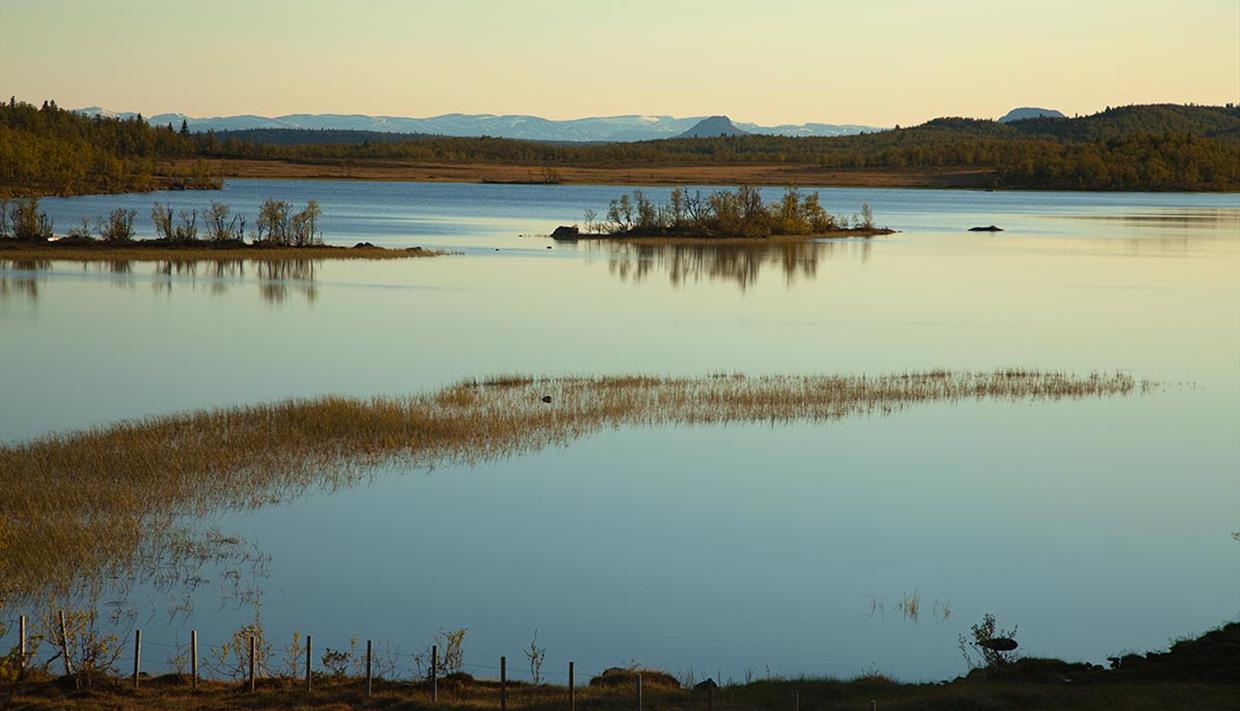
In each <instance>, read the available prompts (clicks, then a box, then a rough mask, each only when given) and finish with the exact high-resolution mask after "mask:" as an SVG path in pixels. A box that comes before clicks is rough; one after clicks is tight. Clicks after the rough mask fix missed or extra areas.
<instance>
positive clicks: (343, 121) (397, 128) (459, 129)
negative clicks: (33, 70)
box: [75, 106, 882, 142]
mask: <svg viewBox="0 0 1240 711" xmlns="http://www.w3.org/2000/svg"><path fill="white" fill-rule="evenodd" d="M75 110H76V111H77V113H81V114H86V115H88V116H95V115H100V114H101V115H104V116H113V117H117V118H131V117H133V116H136V115H137V114H134V113H132V112H113V111H106V110H104V109H102V108H100V107H98V106H89V107H86V108H83V109H75ZM144 118H145V119H146V120H147V122H149V123H151V124H155V125H160V124H168V123H170V124H172V125H173V127H175V128H180V127H181V122H182V121H185V122H186V124H187V125H188V126H189V130H191V131H244V130H247V129H255V128H285V129H289V128H291V129H310V130H318V129H334V130H347V131H378V132H382V133H425V134H436V135H441V136H495V137H497V138H522V139H527V140H534V141H582V142H593V141H597V142H608V141H646V140H651V139H657V138H675V137H677V136H679V135H681V134H684V133H685V132H687V131H691V130H693V129H694V127H695V126H697V125H698V124H700V123H703V122H706V121H710V120H713V119H715V118H719V117H703V116H694V117H690V118H676V117H674V116H641V115H636V114H634V115H629V116H602V117H590V118H580V119H570V120H565V121H556V120H552V119H545V118H541V117H538V116H521V115H509V116H496V115H494V114H444V115H443V116H433V117H430V118H408V117H404V116H367V115H364V114H286V115H284V116H274V117H267V116H254V115H249V114H243V115H238V116H215V117H210V118H196V117H193V116H186V115H185V114H155V115H154V116H145V117H144ZM724 120H725V121H727V119H726V117H724ZM728 125H729V126H732V127H733V130H739V131H741V132H742V133H759V134H767V135H778V136H850V135H854V134H858V133H867V132H870V131H880V130H882V129H881V128H877V127H874V126H859V125H853V124H842V125H836V124H828V123H804V124H781V125H779V126H759V125H758V124H755V123H737V124H735V125H733V124H732V122H731V121H728ZM710 135H714V136H717V135H719V132H715V133H713V134H710ZM730 135H731V134H730Z"/></svg>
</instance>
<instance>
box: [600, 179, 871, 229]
mask: <svg viewBox="0 0 1240 711" xmlns="http://www.w3.org/2000/svg"><path fill="white" fill-rule="evenodd" d="M585 229H586V233H587V234H605V235H609V236H616V237H625V236H629V237H675V236H684V237H756V238H761V237H771V236H779V235H824V234H829V233H832V232H840V231H845V230H864V231H868V230H873V229H874V214H873V213H872V212H871V211H870V206H869V204H868V203H867V204H863V205H862V206H861V214H860V215H859V216H854V217H853V218H852V219H851V220H850V219H849V218H848V217H847V216H845V215H841V216H838V217H837V216H835V215H831V214H830V213H828V212H827V210H826V208H824V207H823V205H822V202H821V199H820V197H819V195H818V193H816V192H813V193H806V194H804V195H802V194H801V193H800V192H799V191H798V190H796V189H794V188H789V189H788V190H786V191H785V192H784V194H783V196H782V198H781V199H780V200H779V201H778V202H776V203H772V204H767V203H765V202H764V201H763V199H762V193H761V191H759V190H758V189H757V188H753V187H750V186H748V185H742V186H740V187H738V188H736V189H735V190H716V191H713V192H710V193H708V194H705V195H704V194H702V192H701V191H698V190H695V191H693V192H689V191H688V190H685V189H683V188H673V189H672V192H671V194H670V195H669V196H668V199H667V201H666V202H659V203H656V202H654V201H652V200H650V199H649V198H647V197H646V195H645V193H643V192H642V191H640V190H634V191H633V192H632V193H625V194H623V195H621V196H620V197H619V198H618V199H615V200H612V201H611V204H610V205H609V206H608V208H607V214H606V216H605V217H604V218H603V219H602V220H600V219H598V213H597V211H595V210H586V211H585Z"/></svg>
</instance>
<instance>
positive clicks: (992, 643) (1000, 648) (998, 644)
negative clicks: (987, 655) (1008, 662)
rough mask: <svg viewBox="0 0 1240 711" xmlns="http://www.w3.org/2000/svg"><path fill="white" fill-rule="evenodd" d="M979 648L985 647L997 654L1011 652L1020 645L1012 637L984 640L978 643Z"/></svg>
mask: <svg viewBox="0 0 1240 711" xmlns="http://www.w3.org/2000/svg"><path fill="white" fill-rule="evenodd" d="M977 646H979V647H985V648H986V649H993V650H995V651H996V652H1010V651H1012V650H1013V649H1016V648H1017V647H1018V646H1020V645H1018V644H1017V643H1016V640H1014V639H1012V638H1010V637H995V638H993V639H984V640H982V641H980V642H978V643H977Z"/></svg>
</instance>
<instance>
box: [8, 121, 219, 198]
mask: <svg viewBox="0 0 1240 711" xmlns="http://www.w3.org/2000/svg"><path fill="white" fill-rule="evenodd" d="M194 140H195V139H194V138H193V137H191V136H190V135H189V134H188V133H187V132H182V131H178V130H175V129H174V128H173V127H171V126H150V125H148V124H147V123H146V122H145V121H143V120H142V119H141V117H135V118H133V119H128V120H122V119H115V118H106V117H101V116H96V117H87V116H82V115H80V114H77V113H74V112H72V111H65V110H63V109H60V108H58V107H57V106H56V103H55V102H44V104H43V106H42V107H35V106H33V105H31V104H26V103H22V102H17V101H14V100H12V99H10V100H9V101H8V102H7V103H0V195H13V194H18V195H22V194H66V195H67V194H75V193H107V192H121V191H130V190H151V189H153V188H157V187H168V186H176V187H210V186H211V185H212V184H213V181H211V180H210V179H208V178H206V176H205V175H194V174H187V175H176V174H173V173H170V172H169V171H167V170H166V164H167V162H168V161H171V160H175V159H179V158H191V157H193V156H194V154H195V151H196V150H197V147H196V146H195V142H194Z"/></svg>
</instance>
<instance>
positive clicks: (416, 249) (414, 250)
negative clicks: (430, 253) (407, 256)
mask: <svg viewBox="0 0 1240 711" xmlns="http://www.w3.org/2000/svg"><path fill="white" fill-rule="evenodd" d="M405 251H406V252H421V251H422V248H421V247H405Z"/></svg>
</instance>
